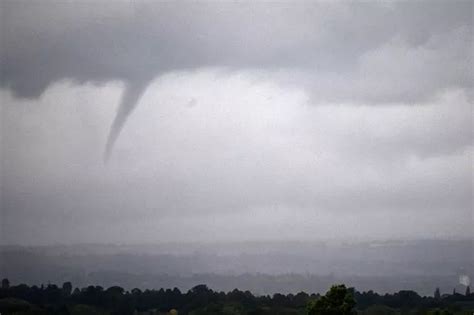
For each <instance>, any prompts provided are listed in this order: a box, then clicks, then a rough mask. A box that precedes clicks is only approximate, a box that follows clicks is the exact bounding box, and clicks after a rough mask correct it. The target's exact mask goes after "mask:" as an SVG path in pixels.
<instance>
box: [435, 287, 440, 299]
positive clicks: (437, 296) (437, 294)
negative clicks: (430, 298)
mask: <svg viewBox="0 0 474 315" xmlns="http://www.w3.org/2000/svg"><path fill="white" fill-rule="evenodd" d="M434 298H435V299H437V300H439V299H441V293H440V292H439V288H436V290H435V293H434Z"/></svg>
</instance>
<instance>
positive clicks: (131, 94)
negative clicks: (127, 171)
mask: <svg viewBox="0 0 474 315" xmlns="http://www.w3.org/2000/svg"><path fill="white" fill-rule="evenodd" d="M147 85H148V80H137V81H129V82H127V83H126V85H125V90H124V92H123V94H122V98H121V100H120V104H119V106H118V108H117V113H116V114H115V118H114V121H113V122H112V125H111V127H110V131H109V135H108V138H107V143H106V145H105V151H104V163H107V162H108V161H109V159H110V156H111V154H112V151H113V149H114V145H115V142H116V141H117V138H118V136H119V135H120V132H121V131H122V129H123V127H124V125H125V122H126V121H127V119H128V116H130V114H131V113H132V111H133V110H134V109H135V107H136V106H137V104H138V101H139V100H140V98H141V96H142V95H143V92H144V91H145V89H146V87H147Z"/></svg>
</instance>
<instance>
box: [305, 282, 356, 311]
mask: <svg viewBox="0 0 474 315" xmlns="http://www.w3.org/2000/svg"><path fill="white" fill-rule="evenodd" d="M355 305H356V302H355V299H354V296H353V293H352V291H351V290H349V289H348V288H346V286H345V285H343V284H340V285H334V286H332V287H331V289H330V290H329V291H328V292H327V293H326V295H325V296H322V297H321V298H319V299H318V300H316V301H312V302H310V304H309V305H308V314H309V315H351V314H354V307H355Z"/></svg>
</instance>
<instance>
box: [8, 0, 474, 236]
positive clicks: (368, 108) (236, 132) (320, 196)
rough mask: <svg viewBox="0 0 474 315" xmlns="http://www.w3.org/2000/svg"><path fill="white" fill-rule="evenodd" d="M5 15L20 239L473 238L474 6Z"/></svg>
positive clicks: (177, 8) (287, 5) (296, 5)
mask: <svg viewBox="0 0 474 315" xmlns="http://www.w3.org/2000/svg"><path fill="white" fill-rule="evenodd" d="M0 14H1V16H0V32H1V33H0V34H1V41H0V65H1V69H0V71H1V73H0V97H1V99H0V101H1V104H0V105H1V108H0V109H1V113H2V114H3V116H2V124H1V136H2V143H1V149H2V152H1V153H2V155H1V162H2V163H1V166H2V174H1V175H2V186H1V193H2V196H1V197H2V200H1V204H0V205H1V207H2V209H1V210H2V211H1V215H2V216H3V217H2V218H1V220H2V223H3V226H0V227H1V228H2V233H3V238H4V241H5V242H7V243H14V242H23V243H31V242H34V241H37V242H45V243H48V242H52V241H54V240H56V239H64V240H65V241H71V242H72V241H93V240H94V239H102V240H107V241H122V240H123V241H127V240H133V241H143V240H144V239H152V240H157V239H158V240H160V239H161V240H162V239H165V240H166V239H175V238H176V237H179V238H180V239H182V240H194V239H195V238H198V239H213V238H214V237H215V235H216V234H217V235H219V236H221V237H222V238H223V239H225V238H226V237H227V238H228V239H239V238H240V237H242V235H246V236H248V237H249V238H259V237H268V238H278V237H282V238H285V237H287V238H290V237H293V238H303V239H311V238H318V237H337V236H338V235H337V233H339V232H340V233H342V234H344V235H343V237H354V236H356V237H365V238H370V237H374V235H375V236H376V237H380V238H384V237H385V238H390V237H392V238H393V237H395V238H396V237H398V236H401V237H429V236H433V235H434V236H436V235H442V236H446V237H451V236H453V237H466V236H469V237H470V236H471V235H472V231H471V229H470V226H471V225H472V174H471V172H472V170H471V164H472V163H471V161H472V152H473V149H472V96H473V94H472V82H473V75H472V62H473V54H472V43H473V2H472V1H412V2H408V1H400V2H392V3H388V2H376V1H374V2H364V3H362V2H333V3H329V2H316V1H308V2H306V1H301V2H300V1H296V2H250V1H249V2H219V3H218V2H155V1H133V2H110V1H103V2H92V1H90V2H89V1H77V2H58V1H50V2H49V1H40V2H38V1H37V2H35V1H28V2H27V1H1V2H0ZM117 81H119V82H117ZM137 103H140V108H138V109H136V108H135V106H136V104H137ZM117 105H118V109H117V111H116V112H115V115H116V117H115V121H114V122H112V127H111V130H110V131H109V132H110V135H109V138H108V140H107V139H106V134H107V127H108V126H109V125H110V124H111V120H112V116H113V115H114V108H115V107H116V106H117ZM313 105H319V106H313ZM134 110H135V115H132V117H130V118H131V119H129V126H127V128H128V127H129V128H130V129H127V132H124V133H122V135H121V137H119V133H120V130H121V127H122V126H123V124H124V123H125V121H126V120H127V118H128V116H129V115H130V113H131V112H132V111H134ZM118 138H120V139H118ZM117 139H118V141H117V148H116V152H115V154H114V156H113V157H112V158H111V160H110V163H109V164H108V165H106V166H104V165H103V163H102V160H101V152H99V151H101V150H102V149H103V147H104V145H105V146H106V151H107V152H109V153H110V151H111V148H112V146H113V144H114V142H115V141H116V140H117ZM5 222H6V223H5ZM236 222H239V224H236ZM53 225H54V227H53ZM56 226H57V227H56ZM175 226H178V227H179V228H180V235H177V236H176V235H173V233H175V230H176V228H175ZM123 229H126V230H127V231H131V232H130V235H124V234H123V232H122V230H123Z"/></svg>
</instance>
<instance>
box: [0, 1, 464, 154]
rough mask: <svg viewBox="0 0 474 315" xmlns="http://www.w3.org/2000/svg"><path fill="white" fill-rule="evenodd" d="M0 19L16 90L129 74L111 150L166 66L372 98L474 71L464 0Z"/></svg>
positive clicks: (8, 83) (451, 82) (16, 6)
mask: <svg viewBox="0 0 474 315" xmlns="http://www.w3.org/2000/svg"><path fill="white" fill-rule="evenodd" d="M2 21H3V22H2V34H3V35H2V46H1V47H2V48H1V50H0V55H1V56H2V60H1V63H2V72H1V76H0V78H1V84H2V86H4V87H8V88H10V89H12V90H13V91H14V92H15V93H16V94H17V95H19V96H24V97H38V96H39V95H40V94H41V93H42V92H43V91H44V90H45V89H46V88H47V87H48V86H49V85H50V84H51V83H52V82H55V81H58V80H61V79H73V80H77V81H79V82H97V83H98V82H107V81H110V80H121V81H124V82H125V83H126V84H128V85H129V87H128V89H127V93H124V96H123V97H124V99H123V100H122V101H121V105H120V106H119V108H118V111H117V117H116V119H115V121H114V123H113V126H112V127H111V130H110V136H109V139H108V145H107V152H109V151H110V150H111V147H112V146H113V143H114V141H115V138H116V137H117V135H118V134H119V133H120V130H121V128H122V125H123V124H124V123H125V121H126V119H127V116H128V114H129V113H130V112H131V111H132V110H133V108H134V107H135V106H136V101H137V99H138V98H139V97H140V95H141V94H142V93H143V91H144V89H145V88H146V86H147V83H148V82H150V81H151V80H152V79H153V78H154V77H156V76H157V75H160V74H162V73H166V72H169V71H172V70H185V69H195V68H201V67H215V66H218V67H229V68H230V69H234V70H235V69H242V68H259V69H267V70H269V71H281V70H285V71H284V75H283V77H282V78H281V80H291V81H296V82H295V83H296V84H299V85H304V86H306V87H307V89H308V91H310V93H311V94H313V95H314V97H316V98H317V99H318V100H321V99H323V100H331V101H344V100H346V101H347V100H351V101H362V102H371V103H373V102H380V101H384V102H390V101H392V102H397V101H410V102H419V101H423V100H425V99H426V98H427V97H430V96H432V95H433V93H434V92H436V91H441V90H443V89H446V88H453V87H470V86H471V84H472V81H473V80H472V79H473V78H472V72H471V71H470V65H471V61H472V57H471V56H472V54H471V53H472V51H471V48H472V45H471V39H472V4H471V3H470V2H468V1H466V2H455V3H454V4H451V3H449V2H447V1H440V2H430V3H428V2H417V3H412V4H410V3H408V2H397V3H394V4H387V3H365V4H362V3H357V4H356V3H339V4H328V3H317V2H314V3H309V2H297V3H294V4H290V3H272V4H271V5H269V4H267V3H249V2H233V3H187V2H177V3H167V2H163V3H153V2H119V3H115V4H114V5H112V6H111V5H110V4H108V3H105V2H104V3H99V4H97V3H91V2H78V3H57V2H49V3H48V2H43V1H42V2H41V3H39V2H37V3H31V2H26V1H6V2H4V3H2ZM415 86H416V88H414V87H415ZM328 91H330V92H329V93H328ZM132 99H133V101H132ZM107 154H108V153H107Z"/></svg>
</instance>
